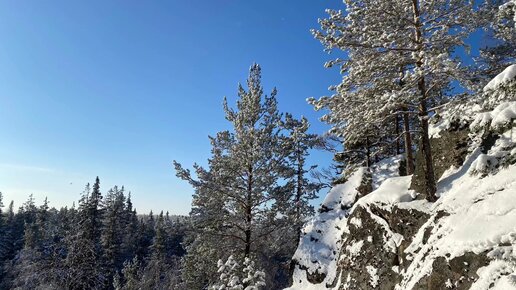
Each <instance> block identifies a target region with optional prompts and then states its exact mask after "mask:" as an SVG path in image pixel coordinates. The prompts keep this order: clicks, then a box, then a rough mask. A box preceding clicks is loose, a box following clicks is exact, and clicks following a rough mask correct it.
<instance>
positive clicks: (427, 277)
mask: <svg viewBox="0 0 516 290" xmlns="http://www.w3.org/2000/svg"><path fill="white" fill-rule="evenodd" d="M507 72H512V70H506V71H505V72H504V75H503V76H499V77H497V78H496V79H495V81H496V84H493V83H490V86H491V85H494V86H499V85H500V84H501V83H503V82H506V81H508V80H511V79H512V78H506V74H507ZM512 99H513V100H514V96H513V97H512ZM455 110H456V108H455ZM456 112H458V111H453V113H456ZM462 112H466V113H462V114H461V115H460V116H459V117H457V114H455V116H452V115H454V114H452V112H443V113H442V114H441V115H440V116H436V120H435V121H434V122H433V125H432V127H431V128H430V131H431V132H432V136H433V138H432V146H433V147H434V148H436V149H435V154H434V162H435V164H436V173H437V174H438V175H439V177H440V178H439V181H438V191H437V195H438V196H439V199H438V201H437V202H435V203H430V202H428V201H426V200H424V199H423V198H420V197H421V195H420V194H419V193H418V192H419V186H418V183H419V182H420V181H421V180H420V179H421V178H422V177H421V174H420V172H421V170H422V168H421V165H420V163H422V162H421V161H422V160H421V159H420V156H419V157H418V158H419V159H416V162H417V163H418V164H417V168H416V173H415V174H414V175H413V176H399V174H398V172H399V164H400V159H401V157H395V158H391V159H387V160H384V161H382V162H381V163H378V164H375V165H373V166H372V167H371V168H369V169H367V168H360V169H358V170H357V171H355V173H354V174H353V175H352V176H350V177H349V178H348V180H347V181H346V182H345V183H344V184H340V185H337V186H335V187H334V188H333V189H332V190H331V191H330V192H329V193H328V196H327V198H326V199H325V201H324V202H323V204H322V206H321V209H320V210H319V213H318V215H317V216H316V217H315V218H314V219H313V220H311V221H310V222H309V223H308V224H307V225H306V226H305V228H304V230H303V236H302V238H301V242H300V245H299V247H298V249H297V251H296V253H295V255H294V260H295V263H296V266H295V270H294V274H293V286H292V287H291V288H289V289H291V290H295V289H299V290H300V289H396V290H402V289H505V290H507V289H516V250H515V249H516V198H514V197H515V196H516V164H515V163H516V122H515V121H514V120H515V119H516V102H514V101H513V102H501V103H500V104H499V105H498V106H496V107H494V109H492V110H489V111H485V110H482V109H480V106H478V105H471V106H469V107H467V108H466V109H464V110H463V111H462Z"/></svg>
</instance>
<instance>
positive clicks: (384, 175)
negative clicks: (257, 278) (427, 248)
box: [291, 156, 408, 290]
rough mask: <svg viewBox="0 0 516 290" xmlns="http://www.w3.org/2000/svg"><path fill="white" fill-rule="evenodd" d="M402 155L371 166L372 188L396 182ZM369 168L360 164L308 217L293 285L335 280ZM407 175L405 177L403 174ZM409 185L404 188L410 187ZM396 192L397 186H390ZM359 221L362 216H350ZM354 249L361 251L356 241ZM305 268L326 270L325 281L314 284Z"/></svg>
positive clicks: (307, 286) (320, 286) (299, 286)
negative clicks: (359, 189)
mask: <svg viewBox="0 0 516 290" xmlns="http://www.w3.org/2000/svg"><path fill="white" fill-rule="evenodd" d="M401 159H402V157H401V156H396V157H393V158H389V159H386V160H383V161H382V162H379V163H377V164H375V165H374V166H372V167H371V168H370V169H369V170H370V172H371V177H372V185H373V189H377V188H378V187H380V185H382V183H384V182H386V183H390V184H396V183H395V182H392V181H391V179H390V178H393V177H397V176H399V163H400V161H401ZM367 170H368V169H367V168H359V169H358V170H357V171H356V172H355V173H354V174H352V175H351V177H350V178H349V179H348V180H347V182H346V183H344V184H339V185H336V186H335V187H333V188H332V189H331V190H330V192H329V193H328V195H327V196H326V198H325V199H324V201H323V202H322V204H321V207H322V208H324V211H323V212H320V213H319V214H318V215H316V216H315V217H314V218H313V219H312V220H311V221H309V222H308V223H307V224H306V225H305V227H304V229H303V236H302V237H301V241H300V244H299V247H298V249H297V251H296V253H295V254H294V257H293V259H294V260H296V261H297V263H298V264H299V265H302V267H303V268H304V270H301V269H300V268H299V266H298V267H297V268H296V270H295V271H294V277H293V280H294V285H293V286H292V288H291V289H314V290H316V289H327V288H326V286H325V285H326V283H332V282H333V281H334V280H335V279H336V278H337V277H336V274H337V261H338V257H339V253H340V252H341V246H342V245H341V237H342V235H343V234H344V233H346V232H348V225H347V223H348V220H347V217H348V215H349V213H350V212H351V211H352V210H353V204H354V203H355V201H356V200H357V197H358V195H359V192H358V188H359V187H360V185H361V184H362V181H363V179H364V177H365V176H366V175H368V174H367ZM404 179H405V180H406V179H407V178H406V177H405V178H404ZM407 188H408V186H407V187H405V188H404V189H405V190H407ZM389 191H390V192H396V190H389ZM350 222H351V223H355V224H358V223H360V220H351V221H350ZM350 250H351V251H352V252H353V251H354V252H356V253H357V254H358V252H359V251H360V246H359V245H356V248H355V249H350ZM306 271H308V272H309V273H312V274H313V273H316V272H317V273H323V274H325V275H326V277H325V279H324V282H322V283H318V284H312V283H310V282H308V280H307V275H306Z"/></svg>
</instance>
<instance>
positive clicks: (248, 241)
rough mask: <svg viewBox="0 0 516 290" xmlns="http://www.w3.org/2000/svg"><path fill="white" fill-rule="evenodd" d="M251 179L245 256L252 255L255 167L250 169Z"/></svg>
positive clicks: (248, 190)
mask: <svg viewBox="0 0 516 290" xmlns="http://www.w3.org/2000/svg"><path fill="white" fill-rule="evenodd" d="M248 173H249V180H248V181H247V200H246V202H247V206H246V208H245V221H246V228H245V250H244V257H250V254H251V234H252V232H251V223H252V221H253V215H252V206H253V205H252V202H253V195H252V194H253V169H252V168H249V169H248Z"/></svg>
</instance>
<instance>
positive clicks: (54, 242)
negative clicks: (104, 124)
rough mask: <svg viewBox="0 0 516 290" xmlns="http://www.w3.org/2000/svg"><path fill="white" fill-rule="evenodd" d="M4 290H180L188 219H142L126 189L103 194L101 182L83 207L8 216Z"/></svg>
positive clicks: (29, 204)
mask: <svg viewBox="0 0 516 290" xmlns="http://www.w3.org/2000/svg"><path fill="white" fill-rule="evenodd" d="M2 207H3V204H2V194H1V193H0V289H180V288H178V285H179V283H180V281H181V277H180V265H181V262H180V261H181V258H182V257H183V256H184V254H185V249H184V248H183V240H184V237H185V235H186V231H187V228H188V218H186V217H180V216H170V215H169V214H168V212H167V213H166V214H164V213H163V212H161V213H160V214H159V215H154V214H153V213H152V211H151V212H150V213H149V214H148V215H138V214H137V212H136V210H135V209H134V207H133V204H132V201H131V195H130V194H127V193H126V192H125V190H124V188H123V187H117V186H115V187H113V188H111V189H110V190H108V191H107V192H106V193H105V194H101V191H100V182H99V179H98V178H97V179H96V181H95V183H94V184H93V186H91V187H90V185H87V186H86V189H85V191H84V192H83V194H82V196H81V199H80V200H79V203H78V206H77V207H75V205H74V206H72V207H70V208H68V207H63V208H60V209H56V208H51V207H50V206H49V202H48V200H47V199H45V200H44V202H43V204H41V205H36V204H35V201H34V198H33V197H32V195H31V196H30V197H29V199H28V200H27V201H26V202H25V203H23V204H22V205H21V206H20V207H19V208H18V210H17V211H15V210H14V205H13V202H11V203H10V205H9V206H8V208H7V210H6V211H2Z"/></svg>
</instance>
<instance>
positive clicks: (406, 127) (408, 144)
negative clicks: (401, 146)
mask: <svg viewBox="0 0 516 290" xmlns="http://www.w3.org/2000/svg"><path fill="white" fill-rule="evenodd" d="M403 110H404V111H405V110H408V109H407V108H406V107H404V108H403ZM403 136H404V139H405V158H406V159H407V175H412V174H414V156H413V154H412V136H411V135H410V120H409V114H408V113H404V114H403Z"/></svg>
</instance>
